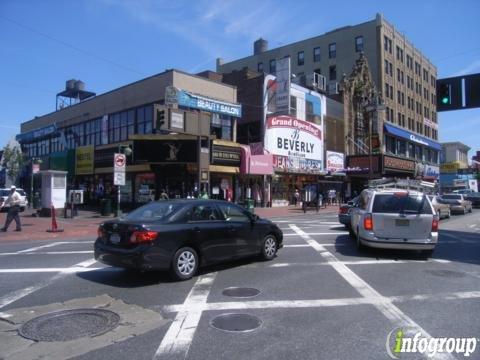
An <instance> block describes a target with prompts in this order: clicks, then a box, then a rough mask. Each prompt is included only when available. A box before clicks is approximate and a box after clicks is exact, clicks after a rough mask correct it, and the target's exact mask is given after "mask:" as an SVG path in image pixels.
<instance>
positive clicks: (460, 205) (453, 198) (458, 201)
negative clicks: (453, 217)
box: [441, 194, 472, 214]
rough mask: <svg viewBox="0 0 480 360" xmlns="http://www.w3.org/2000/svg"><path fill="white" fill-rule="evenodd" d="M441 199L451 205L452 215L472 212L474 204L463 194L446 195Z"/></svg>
mask: <svg viewBox="0 0 480 360" xmlns="http://www.w3.org/2000/svg"><path fill="white" fill-rule="evenodd" d="M441 199H442V201H444V202H445V203H447V204H449V205H450V210H451V211H452V213H460V214H466V213H467V212H470V213H471V212H472V202H471V201H468V200H466V199H465V195H463V194H444V195H442V197H441Z"/></svg>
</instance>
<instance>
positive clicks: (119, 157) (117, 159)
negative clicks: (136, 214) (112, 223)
mask: <svg viewBox="0 0 480 360" xmlns="http://www.w3.org/2000/svg"><path fill="white" fill-rule="evenodd" d="M126 165H127V157H126V156H125V154H120V153H115V154H113V185H117V216H120V186H124V185H125V168H126Z"/></svg>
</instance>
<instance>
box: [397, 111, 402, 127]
mask: <svg viewBox="0 0 480 360" xmlns="http://www.w3.org/2000/svg"><path fill="white" fill-rule="evenodd" d="M397 121H398V125H400V126H402V114H400V113H397Z"/></svg>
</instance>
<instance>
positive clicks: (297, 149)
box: [265, 116, 323, 162]
mask: <svg viewBox="0 0 480 360" xmlns="http://www.w3.org/2000/svg"><path fill="white" fill-rule="evenodd" d="M265 149H267V150H268V151H269V152H270V153H271V154H274V155H278V156H284V157H288V158H301V159H310V160H317V161H320V162H321V161H323V140H322V131H321V129H320V127H319V126H318V125H316V124H314V123H310V122H307V121H303V120H299V119H295V118H293V117H291V116H274V117H270V118H268V119H267V124H266V129H265Z"/></svg>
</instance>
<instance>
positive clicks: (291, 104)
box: [290, 96, 297, 117]
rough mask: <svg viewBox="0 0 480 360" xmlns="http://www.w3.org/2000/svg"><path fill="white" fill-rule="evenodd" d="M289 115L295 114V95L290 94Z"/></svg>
mask: <svg viewBox="0 0 480 360" xmlns="http://www.w3.org/2000/svg"><path fill="white" fill-rule="evenodd" d="M290 115H291V116H293V117H295V116H297V98H296V97H295V96H290Z"/></svg>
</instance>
